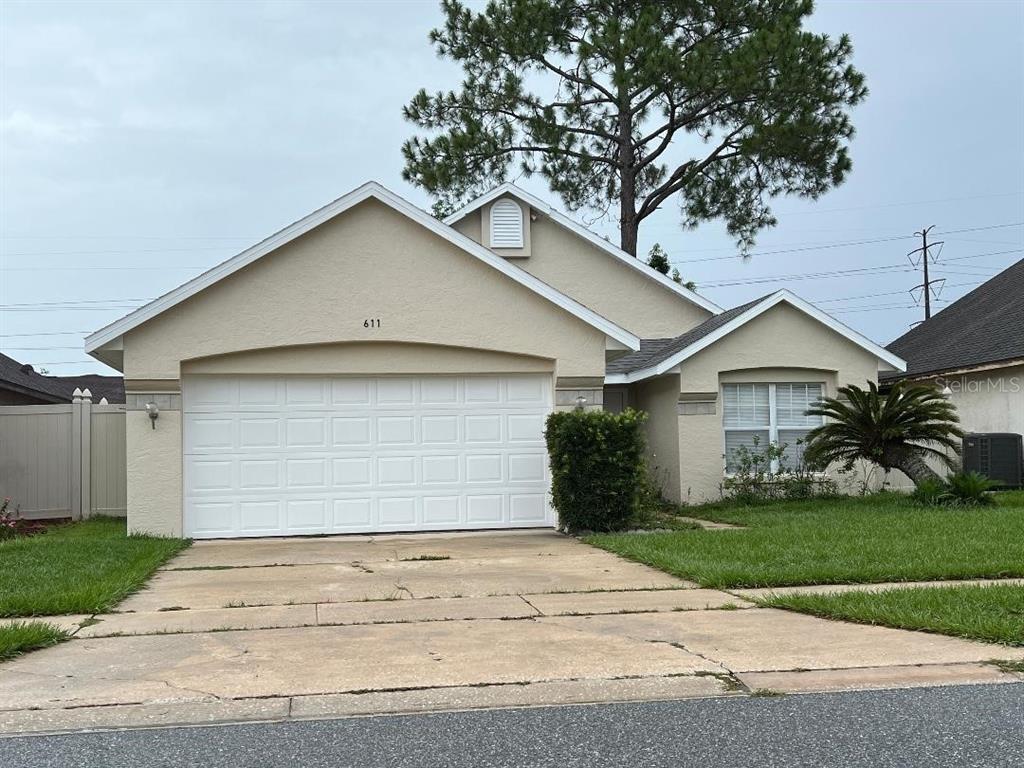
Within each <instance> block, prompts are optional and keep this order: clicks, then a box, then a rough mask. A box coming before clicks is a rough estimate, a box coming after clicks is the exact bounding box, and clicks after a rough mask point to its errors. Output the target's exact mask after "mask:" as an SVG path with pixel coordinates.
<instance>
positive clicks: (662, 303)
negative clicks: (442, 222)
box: [454, 206, 711, 339]
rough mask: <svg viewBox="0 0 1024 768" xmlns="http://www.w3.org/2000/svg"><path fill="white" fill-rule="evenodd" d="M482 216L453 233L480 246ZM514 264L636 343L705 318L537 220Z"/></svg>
mask: <svg viewBox="0 0 1024 768" xmlns="http://www.w3.org/2000/svg"><path fill="white" fill-rule="evenodd" d="M486 211H487V206H484V207H483V208H482V209H480V210H478V211H474V212H473V213H471V214H469V215H468V216H466V217H464V218H463V219H461V220H460V221H458V222H456V223H455V225H454V226H455V228H456V229H458V230H459V231H460V232H462V233H463V234H465V235H466V236H467V237H471V238H473V239H474V240H476V241H477V242H482V240H481V237H482V235H481V223H482V217H483V216H484V215H485V214H486ZM515 264H516V265H517V266H519V267H522V268H523V269H525V270H527V271H528V272H530V273H532V274H534V275H536V276H537V277H539V278H540V279H541V280H543V281H544V282H546V283H548V284H549V285H552V286H554V287H555V288H557V289H558V290H560V291H561V292H562V293H566V294H568V295H569V296H572V297H573V298H574V299H576V300H577V301H578V302H580V303H581V304H584V305H586V306H588V307H590V308H591V309H592V310H594V311H595V312H597V313H598V314H600V315H603V316H604V317H606V318H608V319H609V320H611V321H612V322H614V323H617V324H618V325H620V326H622V327H623V328H626V329H627V330H629V331H632V332H633V333H635V334H636V335H637V336H640V337H641V338H652V339H653V338H666V337H669V336H678V335H679V334H681V333H683V332H685V331H688V330H689V329H690V328H693V327H694V326H696V325H698V324H699V323H702V322H703V321H704V320H706V319H707V318H709V317H710V316H711V313H710V312H709V311H707V310H706V309H703V308H701V307H699V306H697V305H696V304H693V303H692V302H690V301H688V300H686V299H684V298H683V297H681V296H679V295H678V294H676V293H673V292H672V291H670V290H669V289H667V288H665V287H664V286H662V285H659V284H658V283H656V282H655V281H654V280H651V279H650V278H648V277H645V276H644V275H642V274H640V273H639V272H637V271H636V270H635V269H632V268H631V267H628V266H626V265H625V264H622V263H620V262H618V261H617V260H616V259H615V258H613V257H612V256H609V255H608V254H607V253H604V252H602V251H601V249H599V248H598V247H597V246H595V245H592V244H591V243H588V242H587V241H586V240H583V239H581V238H580V237H578V236H577V235H574V234H573V233H572V232H570V231H568V230H567V229H565V228H564V227H561V226H559V225H558V224H556V223H555V222H553V221H552V220H551V219H550V218H548V217H547V216H544V215H543V214H541V215H539V216H537V218H536V220H534V221H533V222H532V224H531V254H530V257H529V258H527V259H516V260H515Z"/></svg>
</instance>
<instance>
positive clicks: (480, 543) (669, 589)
mask: <svg viewBox="0 0 1024 768" xmlns="http://www.w3.org/2000/svg"><path fill="white" fill-rule="evenodd" d="M63 621H65V622H68V623H70V624H73V625H75V626H79V627H80V628H79V629H78V630H77V633H76V635H75V637H74V639H73V640H72V641H70V642H68V643H65V644H63V645H60V646H57V647H54V648H50V649H47V650H44V651H39V652H36V653H32V654H29V655H27V656H24V657H22V658H20V659H17V660H15V661H13V662H10V663H7V664H3V665H0V730H3V731H7V732H14V731H25V730H59V729H65V728H76V727H103V726H118V725H145V724H162V723H172V722H173V723H178V722H211V721H221V720H246V719H280V718H288V717H316V716H330V715H348V714H364V713H375V712H394V711H417V710H424V709H452V708H465V707H483V706H519V705H529V704H554V703H568V702H590V701H609V700H647V699H677V698H685V697H690V696H709V695H724V694H729V693H736V692H744V691H749V690H752V689H758V688H777V689H781V690H828V689H838V688H847V687H884V686H889V685H903V684H936V683H940V684H941V683H950V682H1001V681H1007V682H1009V681H1013V680H1016V679H1017V678H1015V677H1014V676H1012V675H1009V674H1006V673H1003V672H1000V671H999V670H998V669H996V668H995V667H992V666H989V665H985V664H983V663H982V662H985V661H986V660H988V659H990V658H992V657H993V656H998V657H999V658H1021V657H1024V651H1021V650H1017V651H1013V650H1007V649H997V648H995V647H993V646H990V645H984V644H980V643H971V642H966V641H962V640H957V639H954V638H948V637H940V636H936V635H926V634H922V633H915V632H903V631H899V630H892V629H884V628H879V627H866V626H857V625H852V624H845V623H839V622H830V621H824V620H820V619H815V618H812V617H808V616H801V615H797V614H792V613H787V612H782V611H776V610H770V609H762V608H757V607H755V606H754V604H753V603H752V602H750V601H748V600H746V599H744V598H743V597H740V596H737V595H734V594H728V593H725V592H719V591H715V590H708V589H698V588H697V587H696V585H694V584H691V583H688V582H685V581H682V580H679V579H676V578H673V577H671V576H668V575H666V574H664V573H661V572H659V571H656V570H653V569H650V568H647V567H646V566H642V565H639V564H636V563H631V562H627V561H625V560H622V559H620V558H618V557H616V556H615V555H612V554H609V553H607V552H603V551H601V550H597V549H594V548H592V547H589V546H587V545H585V544H583V543H581V542H579V541H577V540H575V539H572V538H569V537H566V536H562V535H559V534H557V533H554V532H551V531H529V532H515V533H493V532H491V533H480V534H420V535H416V536H377V537H358V538H355V537H334V538H313V539H269V540H268V539H265V540H244V541H220V542H201V543H197V544H196V545H195V546H193V547H192V548H191V549H189V550H186V551H185V552H184V553H182V554H181V555H180V556H178V557H177V558H176V559H174V560H173V561H172V562H170V563H169V564H168V565H167V566H166V567H164V568H163V569H161V570H160V571H159V572H158V574H157V575H156V577H155V578H154V579H153V580H152V581H151V582H150V584H149V586H148V587H147V588H146V589H145V590H143V591H142V592H139V593H138V594H136V595H134V596H133V597H131V598H129V599H128V600H126V601H125V602H124V603H122V604H121V606H119V612H118V613H114V614H108V615H103V616H97V617H68V618H66V619H63Z"/></svg>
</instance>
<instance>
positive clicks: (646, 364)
mask: <svg viewBox="0 0 1024 768" xmlns="http://www.w3.org/2000/svg"><path fill="white" fill-rule="evenodd" d="M771 295H772V294H768V295H766V296H761V297H760V298H757V299H754V300H753V301H748V302H747V303H746V304H741V305H740V306H738V307H733V308H732V309H727V310H725V312H721V313H719V314H717V315H714V316H712V317H709V318H708V319H707V320H705V321H704V322H703V323H701V324H700V325H698V326H696V327H694V328H691V329H690V330H688V331H687V332H686V333H683V334H680V335H679V336H676V337H675V338H672V339H641V340H640V350H639V351H637V352H630V353H629V354H628V355H623V356H622V357H619V358H616V359H615V360H612V361H611V362H610V363H608V365H607V366H605V374H606V375H607V374H610V373H632V372H633V371H639V370H643V369H644V368H650V367H651V366H654V365H657V364H658V363H660V362H662V361H664V360H667V359H668V358H670V357H672V355H674V354H676V353H677V352H682V351H683V350H684V349H686V348H687V347H689V346H690V345H691V344H695V343H697V342H698V341H700V340H701V339H703V338H704V337H705V336H707V335H708V334H710V333H713V332H714V331H717V330H718V329H719V328H721V327H722V326H723V325H725V324H726V323H728V322H729V321H730V320H733V319H735V318H737V317H739V316H740V315H742V314H743V313H744V312H746V311H747V310H748V309H750V308H751V307H753V306H755V305H756V304H760V303H761V302H762V301H764V300H765V299H767V298H768V296H771Z"/></svg>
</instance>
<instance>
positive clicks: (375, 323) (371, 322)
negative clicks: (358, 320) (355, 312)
mask: <svg viewBox="0 0 1024 768" xmlns="http://www.w3.org/2000/svg"><path fill="white" fill-rule="evenodd" d="M363 328H380V318H379V317H371V318H369V319H367V320H363Z"/></svg>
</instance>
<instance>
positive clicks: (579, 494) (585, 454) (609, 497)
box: [544, 409, 647, 533]
mask: <svg viewBox="0 0 1024 768" xmlns="http://www.w3.org/2000/svg"><path fill="white" fill-rule="evenodd" d="M646 421H647V414H646V413H643V412H641V411H634V410H631V409H627V410H625V411H623V412H622V413H608V412H607V411H583V410H575V411H566V412H561V413H553V414H551V415H550V416H548V420H547V426H546V429H545V432H544V438H545V440H546V441H547V447H548V458H549V460H550V463H551V496H552V504H553V505H554V508H555V511H556V512H557V514H558V526H559V528H561V529H562V530H564V531H568V532H570V533H572V532H576V531H620V530H623V529H624V528H626V527H628V526H629V524H630V522H631V520H632V519H633V518H634V516H635V515H636V513H637V511H638V509H639V505H640V500H641V497H642V493H643V490H644V483H645V480H646V469H645V463H644V448H645V443H644V432H643V425H644V422H646Z"/></svg>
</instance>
